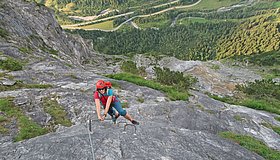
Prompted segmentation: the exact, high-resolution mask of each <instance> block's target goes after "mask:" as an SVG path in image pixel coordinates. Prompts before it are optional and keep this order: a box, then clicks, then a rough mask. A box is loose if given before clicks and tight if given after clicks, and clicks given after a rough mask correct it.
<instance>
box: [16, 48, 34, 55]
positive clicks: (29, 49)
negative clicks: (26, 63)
mask: <svg viewBox="0 0 280 160" xmlns="http://www.w3.org/2000/svg"><path fill="white" fill-rule="evenodd" d="M19 51H21V52H22V53H27V54H30V53H32V52H33V50H32V49H31V48H29V47H21V48H19Z"/></svg>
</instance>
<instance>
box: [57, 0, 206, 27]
mask: <svg viewBox="0 0 280 160" xmlns="http://www.w3.org/2000/svg"><path fill="white" fill-rule="evenodd" d="M201 1H202V0H199V1H197V2H196V3H194V4H191V5H185V6H175V7H170V8H167V9H164V10H161V11H158V12H154V13H151V14H145V15H137V16H134V17H131V18H129V19H127V20H126V21H124V22H123V23H121V24H120V25H119V26H117V27H116V28H114V29H112V30H104V29H98V28H92V29H84V28H82V27H80V26H84V25H87V24H92V23H96V22H102V21H107V20H111V19H115V18H118V17H123V16H127V15H131V14H134V12H127V13H123V14H119V15H115V16H111V17H106V18H102V19H98V20H94V21H90V22H83V23H78V24H72V25H61V27H62V28H63V29H83V30H100V31H104V32H114V31H116V30H118V29H119V28H120V27H121V26H122V25H124V24H125V23H128V22H130V21H132V20H133V19H135V18H144V17H150V16H154V15H158V14H162V13H164V12H167V11H171V10H175V9H182V8H189V7H193V6H195V5H197V4H199V3H200V2H201ZM173 3H177V0H176V1H173V2H169V3H166V4H162V6H164V5H168V4H173Z"/></svg>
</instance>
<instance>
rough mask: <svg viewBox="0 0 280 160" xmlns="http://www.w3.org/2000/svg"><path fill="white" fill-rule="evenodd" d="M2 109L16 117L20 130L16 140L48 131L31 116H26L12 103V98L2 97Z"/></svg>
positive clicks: (9, 115) (0, 102)
mask: <svg viewBox="0 0 280 160" xmlns="http://www.w3.org/2000/svg"><path fill="white" fill-rule="evenodd" d="M0 111H1V112H4V113H5V114H6V115H7V116H8V117H14V118H16V120H17V124H18V127H19V132H18V134H17V135H16V137H15V139H14V140H15V141H21V140H24V139H29V138H33V137H36V136H39V135H42V134H45V133H47V129H45V128H42V127H41V126H40V125H38V124H37V123H35V122H33V121H32V120H31V119H30V118H29V117H27V116H25V115H24V114H23V112H22V111H21V110H20V109H19V108H18V107H16V106H15V105H14V104H13V103H12V99H9V98H7V99H0ZM4 130H5V129H4Z"/></svg>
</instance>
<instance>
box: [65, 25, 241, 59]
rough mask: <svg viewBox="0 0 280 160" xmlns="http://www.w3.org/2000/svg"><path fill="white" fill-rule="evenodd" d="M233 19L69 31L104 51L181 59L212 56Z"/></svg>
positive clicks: (230, 26)
mask: <svg viewBox="0 0 280 160" xmlns="http://www.w3.org/2000/svg"><path fill="white" fill-rule="evenodd" d="M235 25H236V24H235V23H232V22H221V23H192V24H190V25H189V26H183V25H180V26H175V27H166V28H161V29H146V30H137V29H131V30H127V31H123V32H121V31H120V32H119V31H116V32H110V33H108V32H106V33H105V32H102V31H83V30H75V31H69V32H71V33H78V34H80V35H81V36H82V37H84V38H87V39H92V40H93V43H94V49H95V50H97V51H99V52H102V53H106V54H126V55H131V54H139V53H140V54H141V53H147V54H149V53H156V54H158V55H160V54H164V55H168V56H175V57H177V58H179V59H184V60H209V59H215V57H216V43H217V41H218V39H219V38H221V37H222V35H223V34H227V33H230V30H231V29H232V28H233V27H235Z"/></svg>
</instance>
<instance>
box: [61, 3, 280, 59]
mask: <svg viewBox="0 0 280 160" xmlns="http://www.w3.org/2000/svg"><path fill="white" fill-rule="evenodd" d="M223 2H224V3H223V5H225V6H224V7H221V6H222V5H221V6H219V5H217V6H216V8H213V6H214V5H213V6H212V5H210V6H209V8H206V7H205V5H206V4H205V3H206V2H205V1H203V0H202V1H197V3H194V4H195V5H194V6H191V5H189V7H188V8H182V9H180V7H183V6H184V5H182V4H177V3H176V6H174V7H170V8H168V9H170V10H168V11H167V10H166V9H160V10H161V11H164V12H162V13H159V12H158V11H151V12H149V13H139V12H138V11H137V10H135V11H131V12H126V13H127V14H126V15H125V17H124V16H120V17H118V15H121V14H117V15H116V16H113V15H110V16H108V17H106V18H100V19H97V20H92V21H86V22H81V23H75V24H72V25H63V28H66V29H67V28H68V29H70V32H72V33H78V34H80V35H81V36H83V37H84V38H87V39H91V40H92V41H93V43H94V49H95V50H96V51H98V52H100V53H105V54H110V55H119V54H124V55H135V54H146V55H157V56H158V55H162V54H163V55H168V56H175V57H176V58H178V59H182V60H214V59H223V58H229V57H233V56H235V55H251V54H257V53H263V52H269V51H277V50H279V46H280V44H279V43H280V40H279V39H280V38H279V37H280V33H279V26H280V25H279V23H280V22H279V19H280V17H279V6H280V3H279V2H277V1H273V0H272V1H270V2H267V1H254V0H250V1H244V2H243V1H242V2H235V3H226V1H223ZM213 3H217V4H219V3H218V2H213ZM174 5H175V3H174ZM176 7H177V8H176ZM62 23H63V22H62ZM129 24H131V25H129ZM244 29H246V30H244ZM73 30H74V31H73ZM135 37H137V38H135Z"/></svg>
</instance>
